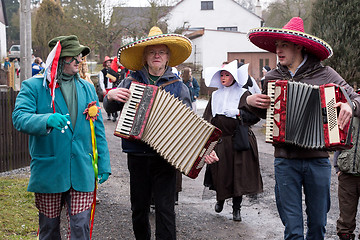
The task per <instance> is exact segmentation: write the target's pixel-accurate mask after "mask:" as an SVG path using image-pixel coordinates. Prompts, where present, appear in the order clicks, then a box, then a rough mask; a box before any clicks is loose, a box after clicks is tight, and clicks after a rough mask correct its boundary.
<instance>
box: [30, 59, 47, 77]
mask: <svg viewBox="0 0 360 240" xmlns="http://www.w3.org/2000/svg"><path fill="white" fill-rule="evenodd" d="M31 69H32V76H34V75H36V74H38V73H40V72H41V71H42V70H44V68H43V67H42V59H41V58H39V57H36V58H35V61H34V62H33V63H32V66H31Z"/></svg>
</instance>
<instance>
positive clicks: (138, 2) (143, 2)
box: [123, 0, 274, 7]
mask: <svg viewBox="0 0 360 240" xmlns="http://www.w3.org/2000/svg"><path fill="white" fill-rule="evenodd" d="M173 1H174V2H178V1H179V0H173ZM273 1H274V0H260V2H261V3H263V4H264V5H266V6H267V4H268V3H270V2H273ZM123 2H124V4H125V5H126V6H128V7H148V6H149V2H148V0H127V1H123ZM253 2H256V0H253Z"/></svg>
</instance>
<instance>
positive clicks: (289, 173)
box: [247, 17, 360, 240]
mask: <svg viewBox="0 0 360 240" xmlns="http://www.w3.org/2000/svg"><path fill="white" fill-rule="evenodd" d="M248 38H249V40H250V41H251V42H252V43H253V44H255V45H256V46H258V47H260V48H262V49H265V50H267V51H270V52H273V53H276V54H277V57H278V60H279V63H278V65H277V68H276V69H273V70H271V71H270V72H268V73H267V74H266V76H265V87H264V90H263V91H264V92H263V93H264V94H254V95H251V96H249V97H247V104H248V105H249V106H250V108H251V109H252V110H253V111H254V112H255V113H256V114H257V115H258V116H260V117H262V118H265V114H266V109H267V108H268V106H269V105H270V98H269V97H268V96H267V95H266V93H267V92H266V91H267V87H266V86H267V81H269V80H289V81H298V82H304V83H307V84H311V85H322V84H327V83H335V84H337V85H340V86H343V87H344V88H345V90H346V92H347V93H348V95H349V96H350V99H351V100H352V102H353V104H354V109H355V110H354V115H356V116H359V115H360V109H359V104H360V97H359V96H358V95H356V93H355V92H354V91H353V89H352V88H351V87H350V86H349V85H348V84H347V83H346V82H345V80H344V79H343V78H342V77H341V76H340V75H339V74H338V73H337V72H336V71H335V70H334V69H332V68H331V67H328V66H326V67H324V66H323V65H322V64H321V61H322V60H325V59H327V58H329V57H331V55H332V53H333V52H332V49H331V47H330V45H329V44H327V43H326V42H325V41H323V40H322V39H320V38H317V37H315V36H313V35H310V34H307V33H305V32H304V26H303V21H302V19H301V18H299V17H295V18H292V19H291V20H290V21H289V22H288V23H287V24H286V25H285V26H284V27H283V28H281V29H279V28H266V27H263V28H255V29H252V30H250V31H249V33H248ZM335 106H336V107H339V108H340V113H339V117H338V121H339V127H340V128H343V127H344V126H345V125H346V124H347V123H348V122H349V120H350V118H351V116H352V109H351V107H350V105H349V104H347V103H337V104H336V105H335ZM274 147H275V153H274V155H275V163H274V166H275V180H276V184H275V196H276V204H277V207H278V211H279V214H280V218H281V220H282V222H283V224H284V226H285V231H284V238H285V239H304V226H303V212H302V189H304V194H305V204H306V214H307V233H306V239H308V240H310V239H313V240H319V239H324V235H325V226H326V216H327V212H328V211H329V209H330V177H331V165H330V162H329V154H328V152H326V151H321V150H309V149H305V148H301V147H297V146H292V145H291V146H290V145H287V144H284V145H281V146H279V145H276V146H274Z"/></svg>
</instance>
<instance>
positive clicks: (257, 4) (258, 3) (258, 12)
mask: <svg viewBox="0 0 360 240" xmlns="http://www.w3.org/2000/svg"><path fill="white" fill-rule="evenodd" d="M255 14H256V15H258V16H259V17H262V11H261V5H260V0H257V3H256V6H255Z"/></svg>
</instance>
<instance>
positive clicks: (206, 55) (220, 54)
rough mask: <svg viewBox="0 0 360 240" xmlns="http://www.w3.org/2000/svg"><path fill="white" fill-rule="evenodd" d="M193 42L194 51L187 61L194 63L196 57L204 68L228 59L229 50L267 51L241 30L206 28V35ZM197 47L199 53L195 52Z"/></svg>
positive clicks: (215, 65)
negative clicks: (230, 30)
mask: <svg viewBox="0 0 360 240" xmlns="http://www.w3.org/2000/svg"><path fill="white" fill-rule="evenodd" d="M192 42H193V51H192V53H191V55H190V57H189V58H188V59H187V60H186V61H185V62H187V63H194V62H195V57H196V63H197V64H200V65H202V66H203V68H206V67H217V66H221V64H222V63H223V62H224V61H227V53H228V52H266V51H264V50H262V49H260V48H258V47H256V46H255V45H254V44H252V43H251V42H250V41H249V40H248V39H247V37H246V33H240V32H227V31H215V30H208V29H205V31H204V35H203V36H202V37H198V38H196V39H193V40H192ZM195 46H196V47H195ZM195 49H196V52H197V54H195V53H194V51H195Z"/></svg>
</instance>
